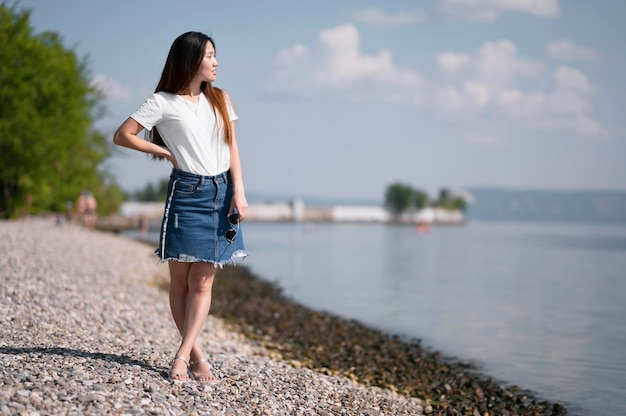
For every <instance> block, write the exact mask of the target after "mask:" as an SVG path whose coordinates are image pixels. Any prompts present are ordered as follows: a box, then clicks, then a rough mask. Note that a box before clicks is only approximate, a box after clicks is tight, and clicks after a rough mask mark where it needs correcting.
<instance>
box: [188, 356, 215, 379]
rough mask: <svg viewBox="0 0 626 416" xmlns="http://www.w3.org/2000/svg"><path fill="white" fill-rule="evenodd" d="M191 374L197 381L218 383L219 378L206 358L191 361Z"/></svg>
mask: <svg viewBox="0 0 626 416" xmlns="http://www.w3.org/2000/svg"><path fill="white" fill-rule="evenodd" d="M190 367H191V374H192V375H193V378H194V379H195V380H196V381H199V382H200V383H217V378H215V376H214V375H213V373H212V372H211V367H209V363H208V362H207V360H206V358H200V359H199V360H195V361H191V362H190Z"/></svg>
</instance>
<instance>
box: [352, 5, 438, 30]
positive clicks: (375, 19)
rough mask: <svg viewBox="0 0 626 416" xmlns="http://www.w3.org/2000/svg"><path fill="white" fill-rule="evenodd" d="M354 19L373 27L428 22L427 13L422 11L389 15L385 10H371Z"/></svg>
mask: <svg viewBox="0 0 626 416" xmlns="http://www.w3.org/2000/svg"><path fill="white" fill-rule="evenodd" d="M354 19H355V20H356V21H357V22H360V23H366V24H370V25H373V26H403V25H412V24H417V23H422V22H424V21H425V20H426V13H424V12H423V11H421V10H415V11H412V12H398V13H396V14H387V13H386V12H385V11H383V10H380V9H375V8H369V9H365V10H363V11H360V12H358V13H356V14H355V15H354Z"/></svg>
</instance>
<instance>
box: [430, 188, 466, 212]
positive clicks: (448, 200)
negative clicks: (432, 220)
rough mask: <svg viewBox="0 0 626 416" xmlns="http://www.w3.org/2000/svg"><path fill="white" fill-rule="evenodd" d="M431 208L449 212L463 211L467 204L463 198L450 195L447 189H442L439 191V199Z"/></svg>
mask: <svg viewBox="0 0 626 416" xmlns="http://www.w3.org/2000/svg"><path fill="white" fill-rule="evenodd" d="M433 206H435V207H440V208H445V209H450V210H459V211H465V210H466V209H467V202H466V201H465V198H463V197H460V196H454V195H452V193H451V192H450V190H449V189H447V188H442V189H441V190H440V191H439V199H438V200H437V201H435V202H434V204H433Z"/></svg>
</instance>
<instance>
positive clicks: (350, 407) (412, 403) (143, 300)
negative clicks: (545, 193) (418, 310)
mask: <svg viewBox="0 0 626 416" xmlns="http://www.w3.org/2000/svg"><path fill="white" fill-rule="evenodd" d="M0 252H2V256H0V299H1V300H0V365H1V367H0V368H1V375H0V415H15V414H19V415H48V414H64V415H65V414H68V415H83V414H92V415H100V414H116V415H139V414H154V415H183V414H184V415H421V414H437V415H466V414H467V415H471V416H487V415H495V414H501V415H543V414H546V415H549V414H555V415H556V414H566V410H565V409H564V408H563V407H562V406H560V405H558V404H557V405H553V404H550V403H546V402H541V403H540V402H537V401H535V400H531V399H530V398H528V397H527V396H526V395H525V394H522V393H519V394H517V393H515V390H507V389H505V388H503V387H502V386H498V385H496V384H494V383H493V381H492V380H484V379H482V378H479V377H473V376H471V375H469V374H468V372H466V371H465V369H464V367H463V366H462V365H457V366H455V365H451V364H449V363H445V362H442V363H441V364H439V362H438V360H437V354H436V353H434V354H430V353H426V352H424V351H420V353H419V357H426V358H427V357H435V358H434V359H433V360H431V361H432V362H434V363H435V364H433V365H434V367H435V368H430V369H428V370H426V369H424V371H422V370H421V369H420V366H419V365H420V362H419V361H418V360H417V358H416V357H417V356H413V355H411V356H410V357H409V358H410V359H411V362H412V363H413V364H412V365H411V366H410V367H411V368H412V370H411V371H410V372H408V373H407V374H409V375H408V376H407V375H406V374H405V373H400V372H399V371H396V370H395V368H393V371H387V370H389V369H390V368H392V367H391V366H394V365H396V364H394V363H393V362H392V361H388V360H387V361H385V354H386V353H385V351H387V350H392V349H393V348H397V347H395V346H394V347H387V346H388V345H391V344H390V343H389V342H391V341H389V340H388V339H386V338H385V339H384V340H383V341H379V339H382V338H380V337H379V336H378V335H376V339H377V341H376V342H380V343H381V344H380V345H375V346H374V347H373V348H374V349H376V350H377V351H378V355H379V356H381V361H380V364H379V369H378V370H379V371H376V373H383V372H384V373H391V374H392V375H393V374H395V377H396V379H395V381H394V382H396V384H397V385H400V384H401V383H399V378H400V377H399V376H398V374H401V378H402V379H403V380H405V381H406V380H408V384H407V385H415V386H417V385H418V383H417V382H413V381H411V379H410V377H411V376H410V374H412V373H421V374H422V376H423V375H424V374H426V375H427V379H428V380H427V383H426V384H428V385H429V386H430V387H429V388H428V389H426V388H421V387H420V388H417V387H415V388H414V389H412V390H411V389H407V388H404V389H402V390H403V391H410V392H412V394H403V392H402V391H400V390H399V389H397V388H393V386H392V385H391V384H390V383H391V381H390V382H388V383H387V382H383V383H377V382H376V381H377V380H378V379H381V378H382V377H381V376H376V375H373V376H369V375H366V376H361V375H360V374H358V371H359V370H358V363H357V361H361V360H362V359H363V357H365V356H356V357H353V356H352V355H350V356H349V357H348V358H347V359H348V360H354V366H351V367H349V368H350V372H346V371H340V370H334V371H330V370H328V368H331V367H333V366H332V365H330V364H328V363H327V364H324V365H325V366H326V367H328V368H326V367H325V368H324V369H325V370H326V371H319V368H316V367H319V366H316V363H315V360H314V359H311V358H310V357H309V358H307V357H306V356H303V355H298V353H297V351H296V352H294V351H287V350H288V348H287V349H286V347H284V346H282V347H281V346H280V345H277V343H278V342H279V341H280V338H273V340H272V338H271V337H270V336H269V335H267V334H268V333H269V334H270V335H271V334H274V333H277V332H278V333H280V330H277V329H276V327H275V326H273V327H271V330H267V328H263V327H262V324H258V326H257V327H255V326H254V324H253V323H252V324H251V321H250V320H248V321H245V320H243V321H242V320H241V319H240V320H239V321H237V323H236V324H233V323H232V322H233V321H232V320H228V319H227V318H226V317H225V316H224V313H225V312H223V311H225V310H227V309H228V308H227V307H225V306H222V307H220V305H219V304H220V303H221V304H222V305H231V306H230V307H233V306H232V305H237V303H236V302H235V299H232V302H229V299H228V296H234V295H233V293H237V291H231V292H228V291H226V290H224V289H218V291H219V290H221V291H219V292H218V293H219V296H221V298H220V299H219V301H218V302H216V303H217V304H216V309H217V310H218V311H219V310H222V313H221V314H220V313H217V314H211V315H209V317H208V319H207V322H206V325H205V328H204V330H203V332H202V333H201V335H200V339H199V343H200V345H201V347H202V348H203V349H204V351H205V354H206V357H207V359H208V360H209V362H210V363H211V366H212V370H213V373H214V374H215V375H216V377H217V378H218V382H217V383H215V384H202V383H197V382H195V381H191V382H188V383H182V384H173V383H171V382H169V381H168V379H167V371H168V368H169V363H170V361H171V359H172V358H173V356H174V353H175V351H176V348H177V347H178V343H179V335H178V333H177V331H176V329H175V326H174V323H173V320H172V318H171V315H170V312H169V305H168V296H167V293H166V291H164V290H163V288H162V285H163V282H164V281H166V280H167V266H166V265H164V264H159V263H158V261H157V259H156V257H155V256H154V254H153V248H152V247H151V246H149V245H146V244H143V243H141V242H138V241H133V240H131V239H128V238H124V237H120V236H116V235H114V234H110V233H104V232H99V231H90V230H85V229H82V228H80V227H78V226H71V225H62V226H58V225H55V224H54V223H53V221H51V220H47V219H43V218H31V219H23V220H18V221H1V222H0ZM219 278H220V274H218V279H219ZM225 278H228V276H226V277H225ZM217 284H218V281H216V285H217ZM237 290H239V291H241V290H242V289H241V287H239V288H238V289H237ZM244 290H245V289H244ZM263 291H264V292H268V290H267V289H263ZM246 292H250V293H255V292H254V290H250V291H248V290H246ZM273 296H274V295H273ZM214 297H215V291H214ZM276 297H280V296H274V298H276ZM280 302H282V303H280V304H281V305H283V304H285V302H283V301H282V300H281V301H280ZM246 303H247V304H252V302H249V301H247V302H246ZM287 304H288V305H287V306H285V307H283V306H276V305H277V304H276V303H268V302H264V305H265V308H264V309H267V310H269V309H271V311H270V312H271V317H274V318H278V317H281V319H282V321H283V324H282V325H281V327H284V328H289V327H290V326H291V325H290V322H289V319H290V318H289V316H294V315H302V313H303V312H302V311H299V312H297V313H296V312H293V308H294V305H293V304H289V303H288V302H287ZM268 306H271V308H270V307H268ZM295 307H296V308H299V307H298V306H297V305H295ZM220 308H221V309H220ZM234 309H244V306H237V307H236V308H234ZM257 311H258V310H257ZM227 313H231V312H227ZM249 313H250V315H255V316H263V314H262V313H255V311H254V310H251V311H250V312H249ZM307 313H308V312H307ZM306 316H307V318H306V319H309V320H310V319H311V318H309V317H308V316H309V315H306ZM310 316H316V315H315V314H314V315H310ZM268 319H269V318H268ZM235 321H236V320H235ZM266 321H267V319H266ZM323 321H324V322H326V324H324V325H329V324H328V323H329V322H330V323H332V325H333V328H336V330H337V331H341V332H345V331H346V329H345V328H349V329H348V331H353V332H354V331H358V332H359V333H360V334H364V332H363V329H359V328H357V327H356V326H355V324H354V323H351V322H342V321H341V320H337V319H336V318H332V319H326V318H325V319H323ZM294 322H295V321H294ZM311 324H312V325H313V324H314V322H311ZM296 325H299V324H298V323H297V322H296ZM237 328H239V330H238V329H237ZM245 328H247V331H246V330H240V329H245ZM302 329H303V328H302V327H301V328H300V330H302ZM323 331H324V329H323V328H322V332H323ZM301 332H307V330H306V328H304V330H303V331H301ZM308 332H310V333H315V332H314V331H313V330H311V331H308ZM254 334H256V335H260V337H256V339H255V335H254ZM326 335H327V336H326V337H325V338H327V339H329V340H331V341H330V342H333V341H332V340H333V337H332V336H331V335H332V334H329V333H326ZM290 336H291V335H290ZM359 336H361V337H366V336H367V337H370V338H371V337H372V335H371V334H370V333H369V332H368V333H367V335H359ZM321 337H324V336H323V335H322V336H319V337H318V338H317V339H321ZM264 339H265V340H266V342H261V341H262V340H264ZM362 339H363V340H364V342H363V344H362V345H360V346H356V345H355V349H356V348H358V349H359V350H364V349H368V348H366V345H368V342H370V341H367V340H365V339H364V338H362ZM392 341H393V342H394V343H400V342H399V341H397V340H392ZM303 343H304V341H298V342H297V343H294V342H293V340H292V341H291V344H293V345H295V344H298V345H301V344H303ZM357 343H359V342H357ZM270 344H272V345H274V347H276V348H268V347H267V345H270ZM400 344H401V343H400ZM324 345H326V350H331V349H332V348H331V347H330V346H329V345H332V344H324V343H322V342H320V344H319V345H318V346H317V349H312V348H309V347H306V349H307V350H309V351H310V350H314V351H316V353H315V355H316V356H323V351H322V350H324V348H321V347H324ZM381 345H382V347H381ZM393 345H395V344H393ZM281 348H282V352H283V353H281V352H280V351H281ZM320 348H321V349H320ZM381 351H382V352H381ZM411 351H412V352H411V354H414V352H415V349H414V348H413V349H411ZM324 357H326V358H325V360H327V361H334V360H335V356H333V355H330V356H324ZM394 359H398V360H399V361H398V362H401V361H407V360H406V357H399V358H398V357H396V358H394ZM348 365H350V364H348ZM310 367H311V368H310ZM382 367H387V368H382ZM407 367H409V366H407ZM441 368H443V369H444V370H445V371H441ZM451 369H452V370H451ZM383 370H384V371H383ZM431 372H432V374H433V375H432V377H431V376H430V374H431ZM437 374H443V375H444V376H445V377H448V378H447V379H446V380H447V381H442V380H443V379H442V380H438V379H437V377H438V376H437ZM386 377H387V376H386ZM442 377H443V376H442ZM422 378H423V377H422ZM362 380H366V381H367V382H363V381H362ZM455 380H456V381H455ZM392 381H393V380H392ZM376 384H378V385H376ZM421 384H424V383H423V382H422V383H421ZM421 384H420V385H421ZM386 386H391V388H388V387H386ZM490 386H494V387H493V392H490V391H489V389H490V388H491V387H490ZM439 388H441V392H442V393H444V394H441V395H440V396H438V397H434V395H435V394H437V395H439V394H440V390H439ZM496 390H497V392H496ZM399 391H400V392H399ZM416 392H417V393H416ZM420 392H423V396H420V394H421V393H420ZM445 393H447V394H448V396H450V395H451V394H453V395H455V397H457V398H456V399H455V400H453V401H449V400H447V399H446V394H445ZM427 395H428V396H431V397H425V396H427ZM489 409H491V410H489Z"/></svg>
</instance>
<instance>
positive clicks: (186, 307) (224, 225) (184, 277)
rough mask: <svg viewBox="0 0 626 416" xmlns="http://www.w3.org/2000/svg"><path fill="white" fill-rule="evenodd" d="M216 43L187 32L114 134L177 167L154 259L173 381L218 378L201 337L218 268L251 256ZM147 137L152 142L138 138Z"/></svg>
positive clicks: (122, 143)
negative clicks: (166, 275)
mask: <svg viewBox="0 0 626 416" xmlns="http://www.w3.org/2000/svg"><path fill="white" fill-rule="evenodd" d="M217 65H218V63H217V60H216V57H215V44H214V42H213V40H212V39H211V38H210V37H208V36H206V35H205V34H202V33H198V32H188V33H184V34H182V35H180V36H179V37H178V38H177V39H176V40H175V41H174V43H173V44H172V47H171V48H170V51H169V54H168V56H167V60H166V62H165V67H164V68H163V73H162V74H161V80H160V81H159V84H158V86H157V88H156V90H155V93H154V94H153V95H152V96H151V97H150V98H148V99H147V100H146V101H145V102H144V103H143V104H142V105H141V106H140V107H139V108H138V109H137V111H135V112H134V113H133V114H132V115H131V116H130V118H128V119H127V120H126V121H125V122H124V123H123V124H122V125H121V126H120V127H119V129H118V130H117V131H116V132H115V135H114V138H113V142H114V143H115V144H117V145H120V146H124V147H128V148H131V149H135V150H139V151H141V152H145V153H149V154H152V155H153V157H155V158H158V159H167V160H168V161H170V162H171V163H172V165H173V169H172V174H171V176H170V181H169V187H168V196H167V201H166V204H165V210H164V214H163V222H162V227H161V236H160V240H159V247H158V248H157V250H156V254H157V255H158V256H159V257H160V259H161V261H162V262H165V261H167V262H168V265H169V271H170V293H169V297H170V307H171V310H172V316H173V317H174V321H175V322H176V326H177V327H178V330H179V331H180V334H181V335H182V341H181V344H180V347H179V348H178V351H177V352H176V354H175V358H174V359H173V360H172V363H171V366H170V370H169V378H170V380H172V381H174V382H185V381H189V380H190V376H191V377H193V378H194V379H196V380H198V381H200V382H214V381H216V378H215V377H214V375H213V374H212V373H211V369H210V367H209V364H208V363H207V361H206V359H205V358H204V355H203V353H202V351H201V350H200V347H199V345H198V343H197V338H198V335H199V334H200V331H201V329H202V326H203V325H204V322H205V320H206V317H207V315H208V313H209V309H210V306H211V289H212V286H213V280H214V278H215V273H216V271H217V268H218V267H222V266H223V265H224V264H227V263H235V260H237V259H240V260H243V259H244V258H245V257H246V256H247V252H246V251H245V247H244V244H243V235H242V232H241V230H240V229H239V222H240V221H242V220H243V219H244V218H245V217H246V209H247V207H248V203H247V201H246V196H245V192H244V186H243V179H242V173H241V162H240V158H239V149H238V147H237V140H236V138H235V127H234V121H235V120H237V115H236V114H235V111H234V109H233V106H232V103H231V100H230V97H229V95H228V94H227V93H226V92H225V91H223V90H220V89H219V88H215V87H213V85H212V82H214V81H215V78H216V69H217ZM144 129H145V130H147V131H148V137H149V138H150V139H151V140H150V141H147V140H144V139H142V138H140V137H139V136H138V134H139V133H140V132H141V131H142V130H144Z"/></svg>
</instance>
